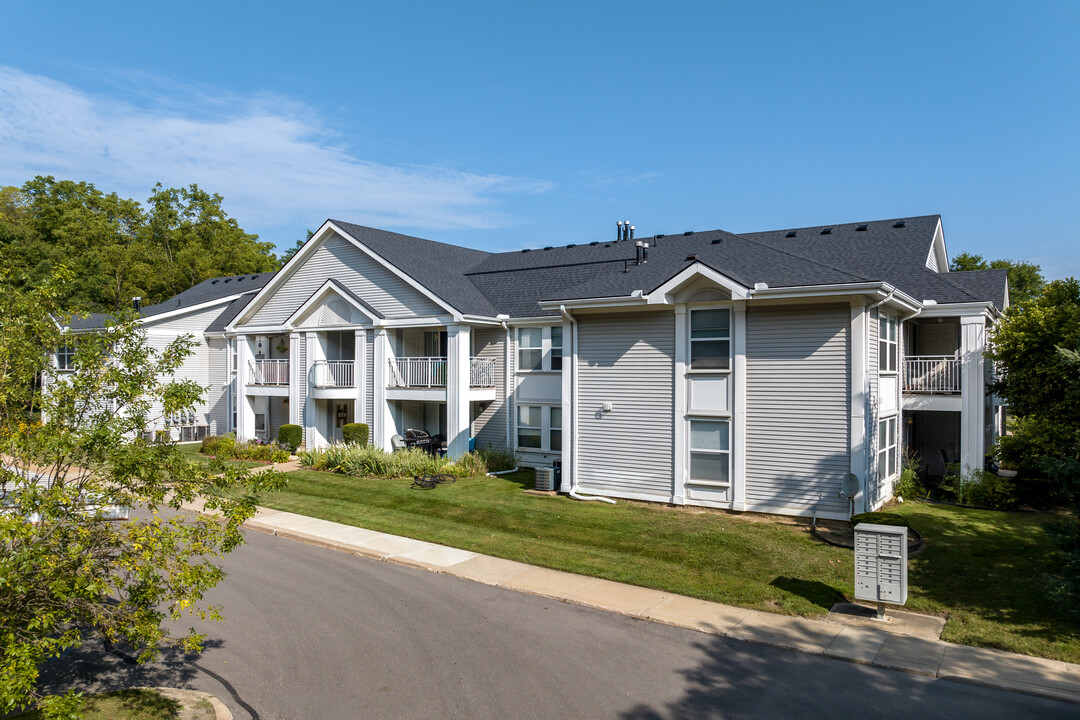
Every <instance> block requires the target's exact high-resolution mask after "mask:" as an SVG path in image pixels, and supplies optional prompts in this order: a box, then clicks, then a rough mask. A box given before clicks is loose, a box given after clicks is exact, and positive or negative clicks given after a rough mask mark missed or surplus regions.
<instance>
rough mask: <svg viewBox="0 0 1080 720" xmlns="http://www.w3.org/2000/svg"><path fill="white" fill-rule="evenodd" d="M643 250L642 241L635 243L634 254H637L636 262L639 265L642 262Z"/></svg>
mask: <svg viewBox="0 0 1080 720" xmlns="http://www.w3.org/2000/svg"><path fill="white" fill-rule="evenodd" d="M641 250H642V247H641V241H640V240H638V241H637V242H636V243H634V256H635V261H636V264H638V265H640V264H641Z"/></svg>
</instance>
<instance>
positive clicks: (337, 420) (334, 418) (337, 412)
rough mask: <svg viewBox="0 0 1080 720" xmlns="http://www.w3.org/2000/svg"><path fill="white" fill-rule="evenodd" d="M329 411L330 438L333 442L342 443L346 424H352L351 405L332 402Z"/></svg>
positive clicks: (349, 403) (336, 401)
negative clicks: (330, 413)
mask: <svg viewBox="0 0 1080 720" xmlns="http://www.w3.org/2000/svg"><path fill="white" fill-rule="evenodd" d="M330 409H331V411H332V415H331V418H330V420H331V433H330V437H331V438H333V440H334V442H342V441H343V440H344V439H345V434H344V430H343V428H344V427H345V425H347V424H348V423H351V422H353V404H352V403H351V402H341V401H340V400H334V401H332V404H331V406H330Z"/></svg>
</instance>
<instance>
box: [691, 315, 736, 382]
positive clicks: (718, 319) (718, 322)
mask: <svg viewBox="0 0 1080 720" xmlns="http://www.w3.org/2000/svg"><path fill="white" fill-rule="evenodd" d="M730 367H731V311H730V310H726V309H724V310H691V311H690V369H692V370H727V369H729V368H730Z"/></svg>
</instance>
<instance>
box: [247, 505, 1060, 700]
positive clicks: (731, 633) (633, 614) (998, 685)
mask: <svg viewBox="0 0 1080 720" xmlns="http://www.w3.org/2000/svg"><path fill="white" fill-rule="evenodd" d="M244 527H245V528H246V529H250V530H254V531H257V532H260V533H263V534H266V535H274V536H277V537H281V538H285V539H287V540H295V541H298V542H302V543H305V544H308V545H313V546H316V547H322V548H326V549H329V550H336V551H339V552H345V553H348V554H350V555H356V556H359V557H364V558H367V559H371V560H379V561H382V562H389V563H393V564H395V565H401V566H403V567H410V568H415V569H420V570H427V571H428V572H434V573H439V574H442V575H451V576H454V577H457V578H459V579H462V580H468V581H470V582H480V583H482V584H485V585H491V586H494V587H499V588H502V589H504V590H510V591H513V592H522V593H526V594H529V595H533V596H534V597H541V598H544V599H547V600H558V601H560V602H565V603H568V604H572V605H577V606H579V607H586V608H591V609H593V610H601V611H604V612H612V613H617V614H619V615H623V616H625V617H629V618H633V619H636V620H643V621H647V622H655V623H660V624H662V625H669V626H671V627H678V628H682V629H685V630H695V631H697V632H701V633H705V634H707V635H712V636H715V637H723V638H726V639H729V640H733V641H737V642H747V643H752V644H755V645H762V646H767V647H775V648H779V649H783V650H794V651H796V652H800V653H803V654H806V655H817V656H820V657H825V658H830V659H833V660H840V661H844V662H849V663H854V664H856V665H865V666H868V667H878V668H882V669H887V670H894V671H898V672H904V673H907V674H909V675H920V676H922V677H929V678H935V679H940V680H953V681H959V682H964V683H967V684H970V685H978V686H981V687H987V688H993V689H998V690H1005V691H1008V692H1016V693H1021V694H1024V695H1031V696H1034V697H1042V698H1046V699H1050V700H1058V701H1063V702H1069V703H1074V704H1080V690H1077V691H1072V690H1068V689H1064V688H1056V687H1051V686H1047V685H1041V684H1038V683H1032V682H1012V681H1008V680H1003V681H1001V682H994V681H992V680H987V679H984V678H979V677H969V676H964V675H957V674H955V673H951V672H947V671H945V672H943V671H942V669H941V668H940V667H938V668H937V669H930V668H920V667H912V665H911V664H905V663H902V662H890V661H875V660H874V659H869V658H865V657H846V656H843V655H833V654H829V653H828V652H827V651H826V650H815V649H810V648H807V647H800V646H798V645H795V644H785V643H784V642H779V641H774V640H771V639H769V638H766V637H760V636H755V635H753V634H750V633H742V632H737V631H736V627H737V626H738V623H736V624H735V626H731V627H728V628H726V629H721V628H716V627H713V628H710V626H709V625H708V624H707V623H701V622H696V621H694V620H693V619H692V618H689V617H688V618H686V619H685V621H680V620H679V619H678V618H657V617H651V616H649V615H647V614H645V613H646V612H647V611H636V610H627V609H625V608H620V607H616V606H612V605H604V604H603V603H601V602H598V601H596V600H588V601H584V600H579V599H575V598H574V597H572V594H573V593H569V595H571V596H568V594H566V593H552V592H545V591H542V590H540V589H536V588H529V587H527V586H522V585H514V584H512V583H510V582H508V581H487V580H477V579H474V578H470V577H467V576H465V575H462V574H458V573H456V572H455V571H454V567H453V566H450V567H441V566H433V565H431V564H428V563H424V562H420V561H417V560H413V559H410V558H405V557H400V556H397V555H395V554H394V553H389V552H382V551H376V550H371V549H366V548H363V547H360V546H357V545H355V544H351V543H347V542H335V541H333V540H329V539H327V538H324V537H320V536H317V535H312V534H309V533H304V532H301V531H297V530H288V529H285V528H281V527H277V526H272V525H268V524H263V523H260V522H259V521H254V522H252V521H249V522H247V523H245V524H244ZM582 577H586V576H582ZM591 579H593V580H597V581H599V579H597V578H591ZM635 587H636V586H635ZM780 617H785V618H786V617H788V616H780ZM813 622H817V623H824V624H827V625H830V626H831V625H836V626H837V627H839V628H843V627H847V626H846V625H842V624H840V623H830V622H829V621H827V620H814V621H813ZM897 637H901V636H897ZM905 637H906V636H905ZM939 642H940V641H939ZM943 645H944V647H946V648H947V647H950V646H952V645H953V643H943ZM957 647H968V646H957ZM1006 661H1007V659H1003V660H1002V662H1006ZM1077 679H1078V681H1080V674H1078V678H1077ZM1077 687H1078V688H1080V683H1078V686H1077Z"/></svg>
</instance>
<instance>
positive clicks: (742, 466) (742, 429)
mask: <svg viewBox="0 0 1080 720" xmlns="http://www.w3.org/2000/svg"><path fill="white" fill-rule="evenodd" d="M732 321H733V322H732V326H731V331H732V332H731V340H732V345H733V347H732V356H733V358H734V361H735V364H734V367H733V368H732V372H731V381H732V382H731V391H732V393H734V395H735V397H734V398H733V399H732V410H733V412H732V418H731V419H732V425H734V427H733V428H732V431H731V432H732V442H733V444H734V448H733V450H734V451H735V452H734V455H735V457H734V458H733V459H732V463H731V509H732V510H745V509H746V301H745V300H743V301H739V302H736V303H735V306H734V307H733V308H732ZM687 454H689V451H688V453H687Z"/></svg>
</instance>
